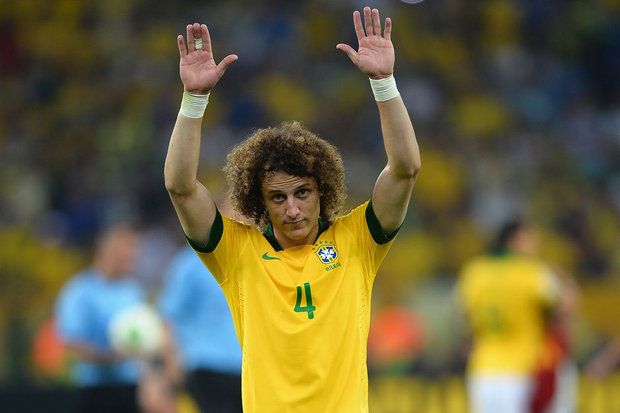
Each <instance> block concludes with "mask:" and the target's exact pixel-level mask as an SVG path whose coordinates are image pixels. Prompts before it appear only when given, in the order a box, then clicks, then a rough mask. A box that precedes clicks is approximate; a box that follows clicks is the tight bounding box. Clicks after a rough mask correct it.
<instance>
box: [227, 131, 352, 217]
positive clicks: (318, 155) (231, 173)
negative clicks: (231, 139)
mask: <svg viewBox="0 0 620 413" xmlns="http://www.w3.org/2000/svg"><path fill="white" fill-rule="evenodd" d="M223 170H224V175H225V176H226V182H227V184H228V188H229V195H230V199H231V201H232V206H233V208H234V209H235V210H237V211H238V212H240V213H241V214H243V215H245V216H246V217H248V218H251V219H252V220H253V221H254V223H255V224H256V225H258V226H260V227H263V226H264V225H266V224H267V223H269V222H270V219H269V215H268V214H267V208H266V207H265V205H264V203H263V199H262V194H261V185H262V182H263V178H264V177H265V176H266V175H267V174H269V173H271V172H278V171H281V172H285V173H287V174H290V175H294V176H300V177H314V178H315V179H316V182H317V184H318V189H319V192H320V193H321V196H320V203H321V205H320V206H321V212H320V215H321V218H323V219H325V220H327V221H328V222H331V221H332V220H333V219H334V218H336V216H337V215H338V213H340V211H341V209H342V207H343V205H344V201H345V198H346V191H345V175H344V166H343V163H342V157H341V156H340V153H339V152H338V149H336V147H335V146H333V145H332V144H330V143H329V142H327V141H325V140H324V139H321V138H320V137H318V136H317V135H315V134H314V133H312V132H310V131H309V130H307V129H305V128H304V127H303V126H302V125H301V124H300V123H299V122H283V123H281V124H280V125H278V126H276V127H269V128H265V129H259V130H257V131H256V132H254V133H253V134H252V135H251V136H250V137H248V138H247V139H245V140H244V141H243V142H241V143H240V144H239V145H237V146H235V147H234V148H233V149H232V151H230V153H229V154H228V157H227V161H226V165H225V166H224V169H223Z"/></svg>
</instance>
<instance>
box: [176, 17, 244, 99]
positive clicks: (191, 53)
mask: <svg viewBox="0 0 620 413" xmlns="http://www.w3.org/2000/svg"><path fill="white" fill-rule="evenodd" d="M177 45H178V46H179V54H180V55H181V59H180V61H179V73H180V75H181V81H182V82H183V86H184V88H185V90H186V91H188V92H190V93H198V94H206V93H208V92H209V91H210V90H211V89H213V87H214V86H215V84H216V83H217V82H218V80H220V78H221V77H222V76H223V75H224V72H226V69H228V67H229V66H230V65H231V64H232V63H233V62H235V61H236V60H237V59H238V57H237V55H234V54H231V55H228V56H226V57H225V58H224V59H222V61H221V62H220V63H219V64H216V63H215V59H214V58H213V49H212V47H211V36H210V35H209V29H208V28H207V25H205V24H198V23H194V24H188V25H187V44H186V42H185V39H184V38H183V35H178V36H177Z"/></svg>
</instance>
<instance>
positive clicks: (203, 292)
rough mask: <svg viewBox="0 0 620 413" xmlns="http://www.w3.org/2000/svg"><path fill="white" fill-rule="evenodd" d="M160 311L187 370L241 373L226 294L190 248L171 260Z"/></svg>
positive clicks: (239, 358) (237, 343) (239, 355)
mask: <svg viewBox="0 0 620 413" xmlns="http://www.w3.org/2000/svg"><path fill="white" fill-rule="evenodd" d="M159 309H160V311H161V313H162V315H163V316H164V317H165V318H166V319H167V320H168V321H169V322H170V324H171V325H172V329H173V332H174V337H175V340H176V343H177V346H178V348H179V350H180V354H181V359H182V361H183V364H184V367H185V369H186V370H189V371H191V370H195V369H199V368H202V369H207V370H212V371H217V372H221V373H232V374H240V373H241V349H240V347H239V342H238V340H237V336H236V333H235V328H234V325H233V320H232V316H231V315H230V310H229V308H228V304H227V303H226V299H225V298H224V294H223V293H222V290H221V288H220V286H219V285H218V284H217V282H216V281H215V279H214V278H213V276H212V275H211V273H210V272H209V270H207V269H206V268H205V266H204V265H203V264H202V262H201V261H200V259H199V258H198V257H197V256H196V253H194V251H193V250H192V249H191V248H186V249H184V250H183V251H181V252H180V253H179V254H177V256H176V257H175V258H174V260H173V261H172V264H171V266H170V269H169V272H168V278H167V281H166V285H165V286H164V289H163V291H162V293H161V297H160V300H159Z"/></svg>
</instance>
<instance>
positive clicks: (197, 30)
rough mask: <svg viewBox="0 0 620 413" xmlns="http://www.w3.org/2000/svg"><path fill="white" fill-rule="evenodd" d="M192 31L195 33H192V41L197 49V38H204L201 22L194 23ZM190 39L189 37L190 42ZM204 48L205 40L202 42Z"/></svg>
mask: <svg viewBox="0 0 620 413" xmlns="http://www.w3.org/2000/svg"><path fill="white" fill-rule="evenodd" d="M192 32H193V35H192V38H191V41H192V44H193V46H194V49H196V39H201V40H203V39H202V30H201V28H200V24H198V23H194V24H193V25H192ZM189 40H190V39H188V42H189ZM202 49H203V50H204V41H203V42H202Z"/></svg>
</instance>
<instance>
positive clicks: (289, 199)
mask: <svg viewBox="0 0 620 413" xmlns="http://www.w3.org/2000/svg"><path fill="white" fill-rule="evenodd" d="M261 192H262V195H263V202H264V203H265V207H266V208H267V213H268V214H269V218H270V219H271V223H272V224H273V233H274V235H275V237H276V239H277V240H278V242H279V243H280V245H281V246H282V248H288V247H292V246H295V245H305V244H312V243H314V240H315V238H316V235H317V233H318V230H319V229H318V228H319V224H318V222H319V221H318V220H319V214H320V212H321V203H320V193H319V189H318V185H317V182H316V179H314V178H313V177H307V176H306V177H301V176H294V175H289V174H287V173H285V172H281V171H278V172H274V173H271V174H269V175H267V176H266V177H265V178H264V179H263V182H262V186H261Z"/></svg>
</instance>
